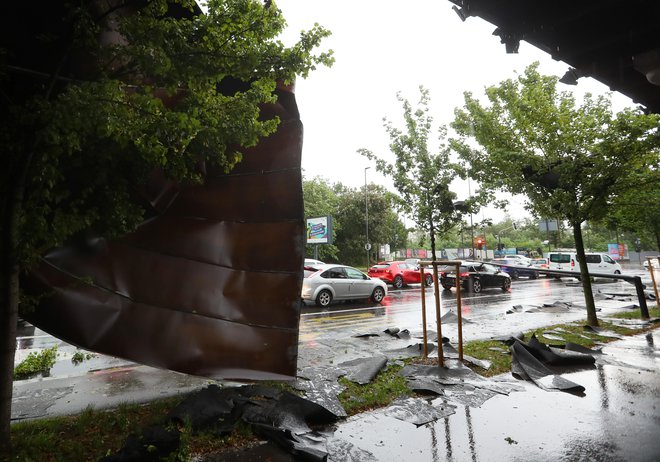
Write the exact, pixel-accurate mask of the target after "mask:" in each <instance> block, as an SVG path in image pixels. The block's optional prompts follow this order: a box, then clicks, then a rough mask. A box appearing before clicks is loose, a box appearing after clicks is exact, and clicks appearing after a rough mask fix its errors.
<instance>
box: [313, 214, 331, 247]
mask: <svg viewBox="0 0 660 462" xmlns="http://www.w3.org/2000/svg"><path fill="white" fill-rule="evenodd" d="M307 243H308V244H332V217H331V216H325V217H318V218H308V219H307Z"/></svg>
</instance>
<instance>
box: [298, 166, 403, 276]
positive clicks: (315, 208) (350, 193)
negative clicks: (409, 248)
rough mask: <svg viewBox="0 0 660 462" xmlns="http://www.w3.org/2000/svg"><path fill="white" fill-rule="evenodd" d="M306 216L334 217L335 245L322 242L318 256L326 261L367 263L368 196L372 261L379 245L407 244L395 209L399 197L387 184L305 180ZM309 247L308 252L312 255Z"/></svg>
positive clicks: (318, 179)
mask: <svg viewBox="0 0 660 462" xmlns="http://www.w3.org/2000/svg"><path fill="white" fill-rule="evenodd" d="M303 195H304V200H305V216H306V217H308V218H313V217H319V216H325V215H330V216H332V220H333V242H334V243H333V244H332V245H319V246H318V257H319V259H320V260H323V261H339V262H341V263H345V264H349V265H364V264H366V253H365V250H364V244H365V242H366V213H365V212H366V211H365V199H366V200H368V203H369V240H370V241H371V243H372V244H373V249H372V254H373V256H372V261H374V260H376V257H377V255H376V252H377V249H378V248H379V246H380V245H383V244H389V245H390V247H391V248H392V249H396V248H401V247H402V246H403V245H404V244H405V239H406V237H407V234H408V233H407V231H406V229H405V226H404V224H403V223H402V222H401V220H400V218H399V214H398V213H397V211H396V207H397V204H398V202H397V200H396V197H395V196H394V195H393V194H392V193H390V192H389V191H387V190H386V189H385V188H384V187H382V186H378V185H375V184H373V183H372V184H369V185H367V197H366V198H365V190H364V188H361V189H360V190H358V189H355V188H349V187H347V186H345V185H343V184H341V183H335V184H333V185H331V184H329V183H328V182H327V180H325V179H323V178H318V177H317V178H314V179H312V180H305V181H303ZM313 252H314V251H313V248H312V246H307V255H309V256H310V257H311V256H312V255H313Z"/></svg>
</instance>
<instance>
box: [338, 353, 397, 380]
mask: <svg viewBox="0 0 660 462" xmlns="http://www.w3.org/2000/svg"><path fill="white" fill-rule="evenodd" d="M386 365H387V358H386V357H385V356H374V357H371V358H358V359H353V360H351V361H346V362H343V363H341V364H339V365H338V366H339V367H340V368H342V369H344V370H345V371H346V373H345V375H344V376H345V377H346V378H347V379H348V380H350V381H351V382H355V383H359V384H360V385H364V384H367V383H369V382H371V381H372V380H373V379H374V377H376V375H377V374H378V373H379V372H380V371H381V370H383V368H385V366H386Z"/></svg>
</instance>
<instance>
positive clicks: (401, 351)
mask: <svg viewBox="0 0 660 462" xmlns="http://www.w3.org/2000/svg"><path fill="white" fill-rule="evenodd" d="M435 349H436V346H435V345H434V344H433V343H427V344H426V351H427V353H431V352H432V351H434V350H435ZM383 353H384V354H386V355H387V356H388V357H389V358H392V357H397V358H416V357H418V356H423V354H424V344H422V343H414V344H412V345H408V346H407V347H404V348H397V349H394V350H386V351H384V352H383Z"/></svg>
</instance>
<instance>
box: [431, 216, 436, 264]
mask: <svg viewBox="0 0 660 462" xmlns="http://www.w3.org/2000/svg"><path fill="white" fill-rule="evenodd" d="M429 234H430V235H431V258H432V259H433V261H435V260H436V258H435V226H433V220H432V219H431V217H429Z"/></svg>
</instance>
